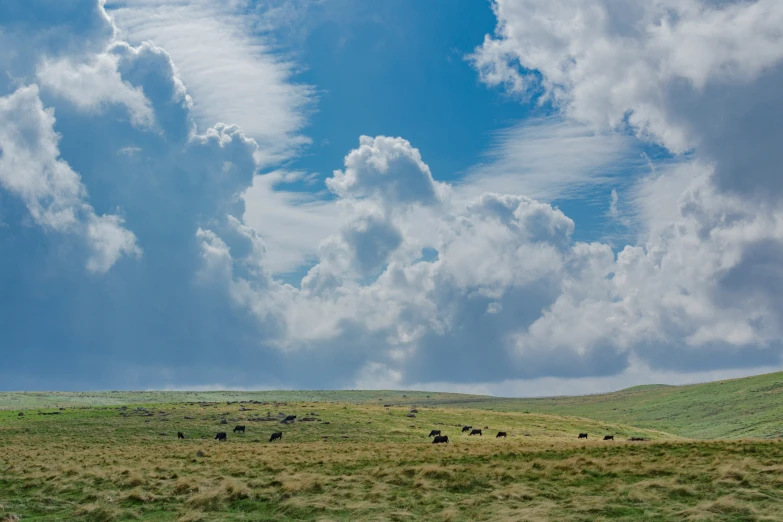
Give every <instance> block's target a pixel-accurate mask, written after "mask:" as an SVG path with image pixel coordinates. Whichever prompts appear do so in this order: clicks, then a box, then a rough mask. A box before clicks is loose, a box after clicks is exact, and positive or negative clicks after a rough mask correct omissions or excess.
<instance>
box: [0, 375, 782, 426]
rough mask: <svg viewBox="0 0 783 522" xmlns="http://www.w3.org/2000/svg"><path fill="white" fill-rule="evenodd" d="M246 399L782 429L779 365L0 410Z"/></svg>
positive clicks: (3, 396) (19, 399) (29, 396)
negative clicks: (722, 373) (676, 379)
mask: <svg viewBox="0 0 783 522" xmlns="http://www.w3.org/2000/svg"><path fill="white" fill-rule="evenodd" d="M251 400H255V401H262V402H275V401H277V402H312V403H316V402H340V403H351V404H374V405H384V404H390V405H412V404H417V405H421V406H440V407H447V408H466V409H476V410H481V409H483V410H495V411H498V412H502V411H506V412H522V413H528V412H529V413H546V414H554V415H561V416H569V417H582V418H586V419H592V420H595V421H600V422H604V423H612V424H622V425H627V426H636V427H639V428H644V429H651V430H659V431H661V432H666V433H670V434H673V435H677V436H680V437H690V438H697V439H713V438H741V437H761V438H774V437H783V372H778V373H771V374H766V375H758V376H755V377H746V378H742V379H732V380H728V381H717V382H711V383H705V384H693V385H689V386H664V385H644V386H634V387H632V388H628V389H625V390H621V391H618V392H614V393H607V394H602V395H588V396H581V397H556V398H540V399H503V398H496V397H489V396H485V395H467V394H459V393H438V392H419V391H390V390H381V391H362V390H335V391H259V392H252V391H217V392H180V391H176V392H174V391H146V392H127V391H106V392H6V393H0V410H3V409H5V410H9V409H29V408H56V407H74V406H112V405H120V404H153V403H156V404H164V403H175V402H229V401H231V402H233V401H251Z"/></svg>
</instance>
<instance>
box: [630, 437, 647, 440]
mask: <svg viewBox="0 0 783 522" xmlns="http://www.w3.org/2000/svg"><path fill="white" fill-rule="evenodd" d="M628 440H632V441H643V440H647V439H644V438H642V437H631V438H630V439H628Z"/></svg>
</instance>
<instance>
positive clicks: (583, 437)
mask: <svg viewBox="0 0 783 522" xmlns="http://www.w3.org/2000/svg"><path fill="white" fill-rule="evenodd" d="M579 438H580V439H586V438H587V433H580V434H579Z"/></svg>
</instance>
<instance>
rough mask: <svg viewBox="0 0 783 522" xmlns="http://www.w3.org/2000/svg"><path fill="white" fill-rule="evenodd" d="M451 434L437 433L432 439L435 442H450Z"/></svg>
mask: <svg viewBox="0 0 783 522" xmlns="http://www.w3.org/2000/svg"><path fill="white" fill-rule="evenodd" d="M448 441H449V436H448V435H436V436H435V438H434V439H432V443H433V444H440V443H442V442H448Z"/></svg>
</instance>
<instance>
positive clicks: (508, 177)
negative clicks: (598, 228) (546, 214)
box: [455, 117, 645, 203]
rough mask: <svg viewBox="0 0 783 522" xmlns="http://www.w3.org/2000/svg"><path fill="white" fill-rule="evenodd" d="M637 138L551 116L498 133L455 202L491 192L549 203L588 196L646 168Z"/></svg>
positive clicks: (461, 185)
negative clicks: (589, 193) (591, 191)
mask: <svg viewBox="0 0 783 522" xmlns="http://www.w3.org/2000/svg"><path fill="white" fill-rule="evenodd" d="M644 166H645V165H644V163H643V162H642V159H641V157H640V155H639V149H638V144H636V143H634V140H633V138H631V137H629V136H625V135H622V134H620V133H613V132H595V131H593V130H591V129H590V128H589V127H587V126H585V125H582V124H579V123H575V122H572V121H567V120H563V119H561V118H556V117H553V118H546V119H537V120H531V121H525V122H523V123H521V124H519V125H517V126H515V127H512V128H509V129H505V130H503V131H501V132H499V133H497V135H496V138H495V142H494V144H493V145H492V147H491V148H490V150H489V152H488V153H487V155H486V158H485V161H483V162H482V163H481V164H479V165H477V166H474V167H471V168H470V169H469V170H468V171H467V172H466V173H465V175H464V176H463V177H462V179H460V180H459V181H458V182H456V185H455V200H456V201H458V202H462V203H465V202H467V201H469V200H472V199H475V198H477V197H479V196H480V195H481V194H483V193H485V192H498V193H510V194H524V195H526V196H528V197H531V198H535V199H540V200H544V201H552V200H555V199H561V198H576V197H583V196H584V195H585V193H587V192H589V191H590V190H591V189H594V188H595V187H597V186H602V185H606V184H609V183H616V182H617V181H618V179H620V178H621V176H625V177H627V176H629V175H633V174H635V173H636V174H638V173H639V172H640V171H641V169H642V168H643V167H644Z"/></svg>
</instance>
